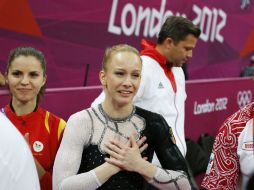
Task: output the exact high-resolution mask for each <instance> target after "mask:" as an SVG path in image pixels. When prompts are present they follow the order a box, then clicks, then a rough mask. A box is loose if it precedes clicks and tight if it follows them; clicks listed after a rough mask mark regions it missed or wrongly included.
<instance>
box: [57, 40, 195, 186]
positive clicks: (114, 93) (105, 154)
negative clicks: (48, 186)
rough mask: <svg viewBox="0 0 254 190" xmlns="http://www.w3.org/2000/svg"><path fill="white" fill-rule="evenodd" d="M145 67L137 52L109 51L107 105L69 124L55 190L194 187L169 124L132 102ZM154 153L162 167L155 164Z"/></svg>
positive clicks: (78, 115) (104, 71)
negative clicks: (152, 162) (153, 162)
mask: <svg viewBox="0 0 254 190" xmlns="http://www.w3.org/2000/svg"><path fill="white" fill-rule="evenodd" d="M141 68H142V63H141V59H140V57H139V53H138V51H137V50H136V49H135V48H133V47H131V46H128V45H124V44H122V45H116V46H113V47H111V48H108V49H107V50H106V52H105V55H104V59H103V69H102V71H101V72H100V75H99V76H100V81H101V84H102V85H103V88H104V91H105V94H106V97H105V100H104V102H103V103H102V104H99V105H98V106H97V107H96V108H89V109H85V110H83V111H80V112H78V113H75V114H73V115H72V116H71V117H70V119H69V120H68V122H67V127H66V129H65V133H64V136H63V141H62V143H61V145H60V148H59V150H58V153H57V156H56V160H55V164H54V172H53V189H54V190H67V189H72V190H81V189H82V190H92V189H114V190H117V189H119V190H127V189H128V190H134V189H137V190H141V189H146V188H147V187H148V186H149V184H152V185H153V186H156V187H157V188H159V189H184V190H187V189H190V188H191V187H190V183H189V180H188V177H187V175H186V174H185V172H187V167H186V165H185V161H184V158H183V157H182V155H181V153H180V151H179V150H178V148H177V146H176V145H175V144H174V143H173V141H172V138H173V136H172V134H170V133H169V131H168V129H169V127H168V126H167V123H166V121H165V120H164V119H163V117H162V116H160V115H158V114H155V113H152V112H149V111H146V110H143V109H141V108H139V107H135V106H134V105H133V103H132V100H133V97H134V95H135V94H136V92H137V90H138V88H139V84H140V78H141ZM145 139H146V144H143V145H141V144H142V143H143V142H144V140H145ZM147 144H148V147H147ZM139 147H140V148H139ZM154 151H155V152H156V153H157V155H158V158H159V160H160V162H161V164H162V167H163V168H159V167H156V166H155V165H153V164H151V160H152V157H153V154H154Z"/></svg>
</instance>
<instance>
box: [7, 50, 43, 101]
mask: <svg viewBox="0 0 254 190" xmlns="http://www.w3.org/2000/svg"><path fill="white" fill-rule="evenodd" d="M19 56H26V57H27V56H33V57H35V58H36V59H37V60H38V61H39V62H40V63H41V67H42V70H43V76H44V77H45V76H46V65H47V62H46V60H45V57H44V54H43V53H42V52H41V51H40V50H38V49H35V48H33V47H17V48H14V49H12V50H11V51H10V54H9V58H8V62H7V67H6V73H7V74H8V72H9V68H10V66H11V64H12V62H13V60H14V59H15V58H17V57H19ZM45 85H46V84H44V85H43V86H42V87H41V89H40V91H39V94H38V95H37V103H38V102H39V100H40V96H41V95H43V93H44V91H45Z"/></svg>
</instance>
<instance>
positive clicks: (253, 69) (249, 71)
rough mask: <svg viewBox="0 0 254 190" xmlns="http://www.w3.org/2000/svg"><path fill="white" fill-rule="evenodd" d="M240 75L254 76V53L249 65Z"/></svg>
mask: <svg viewBox="0 0 254 190" xmlns="http://www.w3.org/2000/svg"><path fill="white" fill-rule="evenodd" d="M240 77H254V55H252V56H251V58H250V63H249V65H248V66H246V67H244V69H243V70H242V71H241V73H240Z"/></svg>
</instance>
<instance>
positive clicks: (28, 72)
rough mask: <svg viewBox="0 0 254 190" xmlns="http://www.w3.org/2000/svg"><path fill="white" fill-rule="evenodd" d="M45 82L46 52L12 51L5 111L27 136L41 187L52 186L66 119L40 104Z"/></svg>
mask: <svg viewBox="0 0 254 190" xmlns="http://www.w3.org/2000/svg"><path fill="white" fill-rule="evenodd" d="M45 82H46V61H45V58H44V55H43V54H42V53H41V52H40V51H38V50H36V49H34V48H31V47H18V48H16V49H14V50H12V51H11V53H10V55H9V60H8V65H7V69H6V83H7V85H8V87H9V90H10V94H11V101H10V104H8V105H6V106H5V108H3V109H2V112H4V113H5V114H6V116H7V117H8V118H9V119H10V120H11V121H12V123H13V124H14V125H15V126H16V128H17V129H18V130H19V131H20V132H21V133H22V134H23V135H24V136H25V138H26V140H27V142H28V143H29V145H30V148H31V151H32V153H33V156H34V160H35V164H36V168H37V172H38V176H39V179H40V185H41V189H42V190H50V189H52V169H53V163H54V159H55V155H56V152H57V149H58V147H59V144H60V141H61V138H62V133H63V130H64V128H65V125H66V123H65V121H64V120H63V119H61V118H59V117H57V116H55V115H54V114H52V113H50V112H49V111H47V110H44V109H43V108H41V107H40V106H39V105H38V103H39V99H40V95H41V94H42V92H43V89H44V85H45Z"/></svg>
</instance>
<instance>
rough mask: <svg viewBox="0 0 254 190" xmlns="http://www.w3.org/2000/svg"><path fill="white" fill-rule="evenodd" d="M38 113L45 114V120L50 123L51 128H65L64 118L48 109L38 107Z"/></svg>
mask: <svg viewBox="0 0 254 190" xmlns="http://www.w3.org/2000/svg"><path fill="white" fill-rule="evenodd" d="M37 113H40V114H41V115H43V119H44V122H45V123H48V124H49V126H50V127H51V128H52V127H56V128H58V127H61V128H64V127H65V125H66V121H65V120H64V119H63V118H61V117H59V116H57V115H56V114H54V113H52V112H50V111H48V110H45V109H43V108H42V107H38V110H37Z"/></svg>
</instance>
